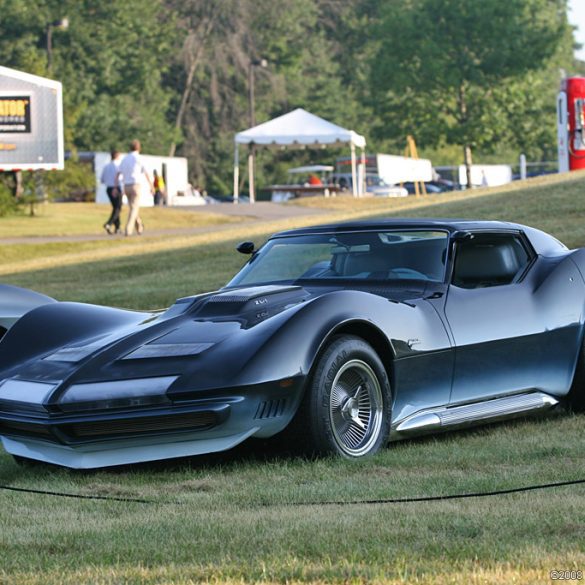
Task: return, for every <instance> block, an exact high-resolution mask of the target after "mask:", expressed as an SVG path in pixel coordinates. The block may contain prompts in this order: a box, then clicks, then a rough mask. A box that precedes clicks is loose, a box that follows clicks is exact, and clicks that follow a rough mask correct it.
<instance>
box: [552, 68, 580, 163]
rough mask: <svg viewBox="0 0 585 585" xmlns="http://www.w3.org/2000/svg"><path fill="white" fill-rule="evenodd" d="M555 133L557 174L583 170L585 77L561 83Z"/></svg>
mask: <svg viewBox="0 0 585 585" xmlns="http://www.w3.org/2000/svg"><path fill="white" fill-rule="evenodd" d="M557 131H558V133H557V134H558V141H557V147H558V155H559V173H564V172H567V171H575V170H577V169H585V77H568V78H566V79H563V80H562V81H561V91H560V92H559V95H558V97H557Z"/></svg>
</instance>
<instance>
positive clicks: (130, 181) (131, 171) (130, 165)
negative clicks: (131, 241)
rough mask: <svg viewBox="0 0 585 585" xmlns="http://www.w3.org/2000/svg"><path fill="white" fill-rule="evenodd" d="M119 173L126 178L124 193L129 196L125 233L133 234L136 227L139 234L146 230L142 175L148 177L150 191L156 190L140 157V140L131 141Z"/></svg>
mask: <svg viewBox="0 0 585 585" xmlns="http://www.w3.org/2000/svg"><path fill="white" fill-rule="evenodd" d="M118 175H121V176H122V177H123V180H124V193H125V195H126V197H127V198H128V205H129V207H130V213H129V214H128V221H127V222H126V230H125V234H126V235H127V236H131V235H132V234H133V233H134V229H136V233H137V234H138V235H140V234H142V232H143V231H144V224H143V223H142V220H141V219H140V195H141V191H142V176H143V175H144V177H145V178H146V180H147V181H148V184H149V185H150V192H151V193H153V192H154V187H153V184H152V181H151V180H150V175H149V174H148V172H147V170H146V168H145V167H144V164H143V163H142V158H141V157H140V141H139V140H133V141H132V142H131V143H130V152H129V153H128V154H127V155H126V156H125V157H124V158H123V159H122V162H121V163H120V170H119V172H118Z"/></svg>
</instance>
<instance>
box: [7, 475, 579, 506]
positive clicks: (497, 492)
mask: <svg viewBox="0 0 585 585" xmlns="http://www.w3.org/2000/svg"><path fill="white" fill-rule="evenodd" d="M584 483H585V479H574V480H570V481H560V482H555V483H543V484H539V485H529V486H524V487H519V488H510V489H506V490H494V491H490V492H469V493H463V494H448V495H446V496H421V497H416V498H382V499H373V500H350V501H346V502H344V501H324V502H278V503H274V502H269V503H260V504H258V505H259V506H261V507H264V508H270V507H276V506H356V505H372V504H411V503H415V502H438V501H441V500H463V499H466V498H485V497H491V496H504V495H508V494H517V493H520V492H530V491H534V490H544V489H552V488H557V487H564V486H569V485H579V484H584ZM0 490H8V491H13V492H23V493H27V494H36V495H43V496H57V497H61V498H77V499H80V500H102V501H110V502H131V503H135V504H184V503H186V502H178V501H174V502H172V501H157V500H145V499H140V498H125V497H117V496H91V495H85V494H72V493H67V492H54V491H48V490H35V489H32V488H19V487H13V486H9V485H0Z"/></svg>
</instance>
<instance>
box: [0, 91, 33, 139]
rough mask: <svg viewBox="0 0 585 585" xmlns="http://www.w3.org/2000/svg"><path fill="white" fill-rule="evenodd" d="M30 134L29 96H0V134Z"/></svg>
mask: <svg viewBox="0 0 585 585" xmlns="http://www.w3.org/2000/svg"><path fill="white" fill-rule="evenodd" d="M15 132H16V133H22V132H26V133H29V132H30V96H28V95H27V96H24V95H19V96H10V95H2V94H0V133H1V134H5V133H15Z"/></svg>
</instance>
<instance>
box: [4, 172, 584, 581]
mask: <svg viewBox="0 0 585 585" xmlns="http://www.w3.org/2000/svg"><path fill="white" fill-rule="evenodd" d="M555 179H556V180H555ZM515 187H516V188H515V189H514V190H509V189H508V190H506V189H504V190H501V191H497V190H494V191H488V192H484V193H478V192H473V193H472V195H473V198H462V196H461V194H455V195H453V196H448V197H447V199H441V198H439V197H433V198H428V199H423V198H421V200H419V201H414V200H411V201H409V202H401V203H398V202H397V201H389V200H387V201H385V202H382V203H379V202H378V201H375V202H372V201H366V202H365V203H363V204H362V202H357V204H356V202H353V205H352V209H335V210H333V211H332V215H331V216H330V217H328V218H319V219H318V220H316V219H315V218H313V219H311V220H310V221H311V222H313V223H314V222H315V221H329V220H331V219H334V218H338V217H346V218H347V217H348V216H349V215H350V214H354V215H367V214H384V215H390V214H401V215H409V216H430V217H446V216H457V217H468V218H471V217H480V218H495V219H503V220H511V221H520V222H523V223H527V224H529V225H533V226H536V227H540V228H542V229H545V230H546V231H549V232H551V233H553V234H554V235H556V236H557V237H559V238H560V239H562V240H563V241H565V242H566V243H567V244H568V245H570V246H578V245H585V177H584V176H583V175H580V176H577V177H574V178H572V179H571V180H567V179H566V178H560V179H559V178H554V179H547V180H546V181H543V182H540V183H539V182H533V183H531V185H530V186H529V187H528V188H525V189H518V188H517V186H515ZM451 198H452V200H451ZM413 199H414V198H413ZM406 204H408V205H410V207H409V208H404V207H401V206H403V205H406ZM337 205H340V204H337ZM395 206H398V207H399V208H395ZM300 222H305V223H307V222H308V220H306V219H305V220H300V219H297V220H295V221H289V222H283V221H281V222H273V223H271V224H267V225H259V226H256V225H254V226H253V227H251V226H247V227H242V226H240V227H238V226H234V228H233V230H230V231H229V232H221V233H220V232H217V233H213V234H206V235H197V236H190V237H175V238H167V239H160V238H159V239H154V238H151V239H148V238H146V239H144V240H141V241H140V242H139V244H134V243H127V242H121V243H119V244H116V245H115V246H114V247H111V248H107V249H106V248H104V249H103V250H101V249H99V248H96V249H91V248H87V249H85V248H81V249H75V248H71V244H63V246H64V247H63V248H62V249H61V251H59V248H56V249H55V250H54V253H52V254H51V255H50V257H47V258H45V259H43V258H39V257H37V256H36V254H30V255H29V256H27V258H26V259H25V260H23V261H22V262H21V263H20V264H19V263H18V258H17V251H18V250H19V249H22V246H20V245H19V246H15V247H14V249H13V251H12V252H11V254H12V256H11V257H10V258H9V259H6V256H4V255H3V257H2V258H0V271H2V273H3V276H2V281H3V282H9V283H12V284H17V285H20V286H26V287H30V288H34V289H36V290H41V291H42V292H46V293H48V294H51V295H53V296H55V297H57V298H59V299H75V300H86V301H91V302H97V303H113V304H116V305H121V306H127V307H134V308H149V307H156V306H165V305H168V304H169V303H170V302H172V301H173V300H174V299H175V298H176V297H177V296H181V295H185V294H192V293H194V292H198V291H202V290H207V289H211V288H215V287H218V286H221V285H222V284H223V283H225V282H226V280H228V278H229V276H230V274H232V273H233V272H234V271H235V270H236V269H237V268H238V266H240V265H241V264H242V260H243V259H242V257H241V256H239V255H238V254H237V253H235V252H233V245H234V243H235V242H237V241H239V240H241V239H247V238H250V237H251V238H253V239H254V240H256V241H261V240H262V239H263V238H264V237H265V236H266V235H267V234H268V233H270V232H272V231H275V230H276V229H280V228H282V227H288V226H292V225H294V224H298V223H300ZM0 229H1V224H0ZM135 241H138V240H135ZM59 245H61V244H59ZM59 245H57V244H55V246H59ZM84 245H85V244H84ZM65 247H67V248H65ZM5 248H9V247H8V246H6V247H3V250H4V249H5ZM42 249H43V248H42V247H40V248H38V253H39V256H42ZM15 250H16V252H15ZM41 261H46V262H47V264H45V265H44V266H45V267H44V268H43V267H42V266H43V265H42V264H35V262H41ZM584 423H585V416H583V415H568V414H560V415H558V416H552V417H549V418H546V419H541V420H526V421H517V422H512V423H508V424H504V425H495V426H490V427H485V428H483V429H479V430H475V431H472V432H466V433H452V434H447V435H443V436H441V437H436V438H430V439H424V440H417V441H408V442H403V443H399V444H394V445H392V446H391V447H390V448H388V449H386V450H384V451H383V452H381V453H379V454H378V455H377V456H376V457H374V458H372V459H370V460H367V461H363V462H359V463H349V462H346V461H341V460H338V459H325V460H318V461H310V460H303V459H300V458H298V457H293V456H286V455H283V454H282V453H281V452H280V451H279V450H278V449H277V448H276V447H275V446H274V445H273V444H271V443H250V444H248V445H244V446H242V447H241V448H238V449H236V450H235V451H233V452H230V453H226V454H221V455H213V456H207V457H201V458H193V459H190V460H180V461H175V462H168V463H164V464H156V465H154V464H152V465H144V466H140V467H126V468H123V469H119V470H114V471H99V472H93V473H80V472H72V471H67V470H60V469H55V468H48V467H43V466H40V467H20V466H18V465H16V464H15V463H14V462H13V461H12V459H11V458H10V457H9V456H8V455H6V454H1V455H0V484H3V485H10V486H14V487H23V488H36V489H44V490H50V491H64V492H70V493H80V494H85V495H91V494H96V495H112V496H122V497H134V498H145V499H148V500H149V501H152V503H151V504H139V503H129V502H125V503H122V502H104V501H92V500H76V499H65V498H57V497H52V496H43V495H32V494H24V493H16V492H9V491H0V526H1V529H0V583H2V584H3V583H7V584H8V583H10V584H12V583H17V584H21V583H22V584H25V585H26V584H39V585H40V584H45V583H55V584H60V583H68V584H78V583H88V584H89V583H91V584H93V583H104V584H112V585H113V584H119V583H120V584H121V583H132V584H133V583H136V584H155V583H156V584H160V583H181V584H187V583H199V582H214V583H241V582H250V581H262V582H278V583H284V582H301V581H311V582H320V583H331V582H336V583H374V582H380V583H382V582H383V583H415V584H427V583H429V584H451V583H453V584H457V585H467V584H480V583H482V584H483V583H488V584H491V583H493V584H502V585H503V584H508V583H521V584H526V585H528V584H534V583H551V582H552V581H551V580H550V577H549V572H550V571H551V570H553V569H566V570H571V569H575V570H581V571H585V486H584V485H577V486H567V487H562V488H555V489H552V490H543V491H532V492H526V493H520V494H512V495H506V496H497V497H490V498H477V499H466V500H450V501H441V502H429V503H416V504H386V505H384V504H382V505H380V504H378V505H365V504H354V505H345V506H341V505H318V504H319V502H331V501H343V502H351V501H357V500H363V499H379V498H394V497H407V496H423V495H441V494H452V493H460V492H475V491H491V490H496V489H507V488H515V487H519V486H526V485H531V484H541V483H548V482H555V481H566V480H573V479H580V478H585V457H583V453H584V451H585V449H584V447H585V437H584V433H583V429H584V427H585V425H584ZM307 503H311V504H313V505H304V504H307ZM291 504H295V505H291ZM297 504H299V505H297Z"/></svg>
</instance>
